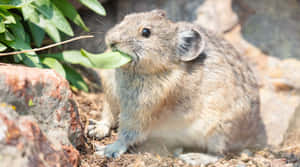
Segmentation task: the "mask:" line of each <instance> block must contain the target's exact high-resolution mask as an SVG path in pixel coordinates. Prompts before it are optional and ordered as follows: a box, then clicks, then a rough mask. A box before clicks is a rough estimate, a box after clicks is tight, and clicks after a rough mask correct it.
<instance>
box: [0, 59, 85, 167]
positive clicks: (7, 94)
mask: <svg viewBox="0 0 300 167" xmlns="http://www.w3.org/2000/svg"><path fill="white" fill-rule="evenodd" d="M0 103H1V106H2V108H0V124H1V125H0V127H1V129H0V147H1V149H0V150H1V152H0V158H4V160H3V162H6V163H7V164H9V163H10V162H11V161H12V160H14V161H16V163H19V161H20V163H21V162H24V164H26V165H27V166H48V165H49V166H55V165H56V164H57V165H58V164H59V165H61V166H73V165H75V166H76V165H77V164H78V163H79V153H78V151H77V150H76V149H75V147H77V148H84V145H85V137H84V135H83V128H82V124H81V122H80V119H79V114H78V111H77V108H76V104H75V102H74V100H73V99H72V93H71V91H70V90H69V85H68V82H67V81H66V80H65V79H64V78H62V77H61V76H60V75H59V74H57V73H56V72H54V71H53V70H45V69H37V68H28V67H23V66H14V65H7V64H0ZM7 106H10V107H7ZM7 108H10V109H9V110H8V109H7ZM73 146H75V147H73ZM1 162H2V160H1ZM1 164H2V163H1ZM24 164H23V165H20V166H26V165H24ZM43 164H44V165H43ZM16 166H18V164H16Z"/></svg>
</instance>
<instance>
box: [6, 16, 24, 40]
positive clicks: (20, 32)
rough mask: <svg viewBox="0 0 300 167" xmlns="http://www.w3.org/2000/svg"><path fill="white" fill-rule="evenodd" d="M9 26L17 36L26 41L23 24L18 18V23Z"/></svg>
mask: <svg viewBox="0 0 300 167" xmlns="http://www.w3.org/2000/svg"><path fill="white" fill-rule="evenodd" d="M9 28H10V29H11V31H12V33H13V34H14V36H15V37H17V38H19V39H21V40H23V41H26V34H25V30H24V27H23V24H22V23H21V22H20V21H19V20H18V19H17V20H16V24H10V25H9Z"/></svg>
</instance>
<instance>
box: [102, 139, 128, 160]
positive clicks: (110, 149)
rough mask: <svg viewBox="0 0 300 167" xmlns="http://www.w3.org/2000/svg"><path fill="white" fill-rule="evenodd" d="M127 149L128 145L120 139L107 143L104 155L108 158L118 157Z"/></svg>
mask: <svg viewBox="0 0 300 167" xmlns="http://www.w3.org/2000/svg"><path fill="white" fill-rule="evenodd" d="M126 151H127V146H126V145H125V144H123V143H122V142H120V141H116V142H114V143H113V144H110V145H107V146H106V147H105V149H104V155H105V156H106V157H108V158H117V157H119V156H120V155H122V154H123V153H125V152H126Z"/></svg>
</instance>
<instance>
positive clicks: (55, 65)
mask: <svg viewBox="0 0 300 167" xmlns="http://www.w3.org/2000/svg"><path fill="white" fill-rule="evenodd" d="M42 63H43V64H45V65H46V66H47V67H49V68H51V69H53V70H55V71H56V72H57V73H59V74H60V75H61V76H62V77H64V78H66V72H65V69H64V67H63V66H62V65H61V64H60V62H59V61H57V60H56V59H55V58H51V57H45V58H43V59H42Z"/></svg>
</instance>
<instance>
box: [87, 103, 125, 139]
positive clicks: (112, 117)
mask: <svg viewBox="0 0 300 167" xmlns="http://www.w3.org/2000/svg"><path fill="white" fill-rule="evenodd" d="M118 114H119V113H118V112H114V111H112V110H111V108H110V105H109V104H108V102H107V101H105V102H104V104H103V111H102V113H101V120H100V121H96V120H93V119H90V120H89V126H88V128H87V130H88V132H87V135H88V136H89V137H91V138H95V139H98V140H100V139H102V138H104V137H106V136H108V135H109V134H110V131H111V129H112V128H115V127H116V126H117V124H118V123H117V122H118V121H117V118H118Z"/></svg>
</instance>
